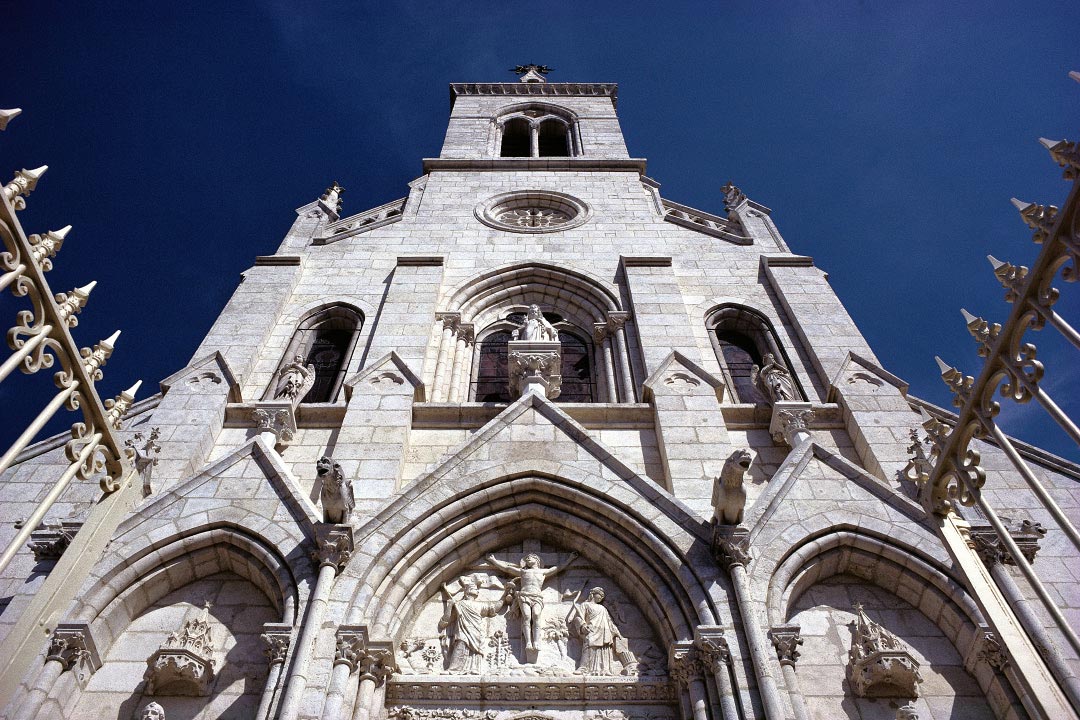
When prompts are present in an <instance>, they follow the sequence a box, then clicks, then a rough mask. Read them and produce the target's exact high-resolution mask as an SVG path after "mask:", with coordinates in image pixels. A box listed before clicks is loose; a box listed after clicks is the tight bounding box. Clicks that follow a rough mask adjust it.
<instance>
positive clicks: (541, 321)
mask: <svg viewBox="0 0 1080 720" xmlns="http://www.w3.org/2000/svg"><path fill="white" fill-rule="evenodd" d="M515 339H517V340H535V341H543V342H558V341H559V331H558V330H556V329H555V328H554V327H553V326H552V324H551V323H549V322H548V321H547V318H545V317H544V313H542V312H540V306H539V305H530V306H529V312H528V314H527V315H526V316H525V324H524V325H523V326H522V327H521V329H519V330H517V337H516V338H515Z"/></svg>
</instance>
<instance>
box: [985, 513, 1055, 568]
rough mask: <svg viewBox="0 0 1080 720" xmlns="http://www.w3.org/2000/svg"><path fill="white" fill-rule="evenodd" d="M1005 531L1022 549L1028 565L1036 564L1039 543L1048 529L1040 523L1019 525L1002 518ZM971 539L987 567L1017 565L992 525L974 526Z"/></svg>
mask: <svg viewBox="0 0 1080 720" xmlns="http://www.w3.org/2000/svg"><path fill="white" fill-rule="evenodd" d="M1002 522H1003V524H1004V525H1005V529H1006V530H1008V531H1009V536H1010V537H1012V539H1013V542H1015V543H1016V545H1017V547H1019V549H1020V554H1021V555H1023V556H1024V559H1025V560H1027V561H1028V563H1033V562H1035V555H1036V553H1038V552H1039V541H1040V540H1041V539H1042V538H1043V537H1044V536H1045V535H1046V528H1044V527H1043V526H1042V525H1040V524H1039V523H1033V522H1031V521H1030V520H1022V521H1020V522H1018V523H1013V522H1011V521H1010V520H1009V519H1008V518H1002ZM968 535H969V537H970V538H971V546H972V548H973V549H974V550H975V552H977V553H978V554H979V557H980V558H982V561H983V562H984V563H986V565H987V566H990V565H993V564H994V563H1001V564H1002V565H1015V564H1016V560H1015V559H1014V558H1013V556H1012V553H1010V552H1009V548H1008V546H1006V545H1005V543H1004V541H1002V539H1001V537H1000V536H999V535H998V533H997V530H995V529H994V528H993V526H991V525H972V526H971V528H970V529H969V530H968Z"/></svg>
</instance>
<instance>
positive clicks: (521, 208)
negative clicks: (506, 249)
mask: <svg viewBox="0 0 1080 720" xmlns="http://www.w3.org/2000/svg"><path fill="white" fill-rule="evenodd" d="M475 214H476V217H477V219H478V220H480V222H482V223H484V224H485V225H488V226H490V227H493V228H496V229H498V230H507V231H509V232H524V233H543V232H558V231H560V230H568V229H570V228H572V227H577V226H578V225H581V224H582V223H584V222H585V221H586V220H588V219H589V215H590V211H589V208H588V206H587V205H585V203H583V202H582V201H580V200H578V199H577V198H575V197H571V196H570V195H566V194H563V193H556V192H549V191H543V190H526V191H523V192H513V193H505V194H503V195H496V196H495V197H493V198H491V199H489V200H487V201H486V202H483V203H480V205H478V206H477V207H476V210H475Z"/></svg>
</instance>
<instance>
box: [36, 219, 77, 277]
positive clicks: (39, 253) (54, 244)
mask: <svg viewBox="0 0 1080 720" xmlns="http://www.w3.org/2000/svg"><path fill="white" fill-rule="evenodd" d="M69 232H71V226H70V225H65V226H64V227H62V228H60V229H59V230H50V231H48V232H47V233H45V234H44V235H30V236H28V237H27V238H26V240H27V242H29V243H30V255H31V257H33V258H34V263H35V264H36V265H37V266H38V267H39V268H41V271H42V272H49V271H50V270H52V260H50V259H49V258H54V257H56V253H58V252H60V247H61V246H62V245H63V244H64V238H66V237H67V234H68V233H69Z"/></svg>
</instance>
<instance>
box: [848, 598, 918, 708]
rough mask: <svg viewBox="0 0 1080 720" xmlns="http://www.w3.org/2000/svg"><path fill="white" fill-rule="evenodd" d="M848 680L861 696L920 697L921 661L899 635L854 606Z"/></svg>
mask: <svg viewBox="0 0 1080 720" xmlns="http://www.w3.org/2000/svg"><path fill="white" fill-rule="evenodd" d="M854 626H855V627H854V631H853V634H852V638H851V650H850V652H849V653H848V661H849V662H848V680H849V681H850V683H851V689H852V690H853V691H854V692H855V694H856V695H858V696H859V697H874V698H876V697H899V698H916V697H919V683H921V682H922V675H921V674H920V673H919V661H918V660H916V659H915V657H914V656H913V655H912V654H911V651H910V650H909V649H908V647H907V645H906V644H904V642H903V641H902V640H900V638H898V637H896V636H895V635H893V634H892V633H891V632H889V631H888V630H886V629H885V628H883V627H881V626H880V625H878V624H877V623H876V622H874V621H873V620H871V619H870V618H868V617H867V616H866V613H865V612H864V611H863V607H862V605H856V606H855V622H854Z"/></svg>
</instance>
